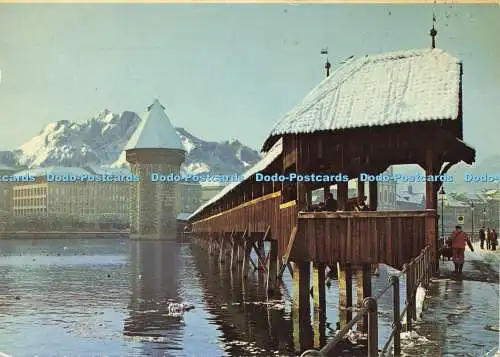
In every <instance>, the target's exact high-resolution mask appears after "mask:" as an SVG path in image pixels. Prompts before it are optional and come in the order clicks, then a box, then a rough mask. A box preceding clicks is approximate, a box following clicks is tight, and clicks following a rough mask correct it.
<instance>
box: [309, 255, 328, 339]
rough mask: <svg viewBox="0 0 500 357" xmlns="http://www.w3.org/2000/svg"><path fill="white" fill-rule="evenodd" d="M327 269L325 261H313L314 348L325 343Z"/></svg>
mask: <svg viewBox="0 0 500 357" xmlns="http://www.w3.org/2000/svg"><path fill="white" fill-rule="evenodd" d="M325 270H326V265H325V264H323V263H313V274H312V276H313V302H314V304H313V306H314V320H313V335H314V343H313V345H314V348H321V347H322V346H323V345H324V344H325V324H326V292H325Z"/></svg>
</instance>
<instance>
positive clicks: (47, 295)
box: [0, 239, 498, 357]
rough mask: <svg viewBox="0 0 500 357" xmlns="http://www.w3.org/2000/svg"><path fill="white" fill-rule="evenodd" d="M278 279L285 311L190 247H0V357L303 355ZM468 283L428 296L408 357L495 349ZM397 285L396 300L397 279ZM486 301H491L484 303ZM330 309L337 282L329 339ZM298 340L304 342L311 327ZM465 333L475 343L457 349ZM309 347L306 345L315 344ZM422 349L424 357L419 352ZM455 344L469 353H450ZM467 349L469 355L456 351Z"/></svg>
mask: <svg viewBox="0 0 500 357" xmlns="http://www.w3.org/2000/svg"><path fill="white" fill-rule="evenodd" d="M386 274H387V271H386V270H385V269H382V271H381V276H380V277H379V278H375V279H374V282H373V284H374V285H373V288H374V291H375V292H376V291H377V290H378V289H379V288H381V287H382V286H383V285H384V284H385V282H386V279H387V275H386ZM284 280H285V282H284V286H283V287H282V297H281V299H283V301H284V304H281V303H279V302H276V303H271V304H269V303H267V301H266V296H265V290H264V289H263V287H262V284H260V283H259V276H258V273H254V274H251V275H250V276H249V278H248V281H247V282H246V283H242V279H241V276H240V275H239V274H237V273H236V272H235V273H231V271H230V270H229V269H227V268H225V269H222V270H221V269H219V267H218V264H217V263H216V262H214V261H212V260H210V259H209V256H208V254H206V253H205V252H204V251H201V250H200V249H199V248H197V247H192V246H191V245H190V244H179V243H169V242H151V241H150V242H139V241H129V240H99V239H96V240H62V239H56V240H38V241H37V240H17V241H0V352H4V353H7V354H9V355H11V356H13V357H33V356H39V357H49V356H51V357H62V356H67V357H70V356H71V357H73V356H82V357H90V356H96V357H97V356H116V357H118V356H120V357H124V356H130V357H133V356H134V357H135V356H137V357H139V356H141V357H142V356H155V357H156V356H202V357H210V356H273V355H276V356H277V355H285V356H294V355H299V354H300V351H301V350H303V348H304V345H302V346H301V345H300V344H299V343H298V342H297V341H298V339H297V338H296V336H297V328H295V333H294V324H293V319H292V315H291V312H290V310H291V309H290V295H291V286H292V284H291V280H290V277H289V276H288V275H285V279H284ZM471 283H473V282H463V285H462V287H451V288H450V287H449V286H448V287H447V289H448V290H447V291H446V292H447V294H448V295H447V296H448V297H444V296H443V287H442V285H443V284H444V282H443V283H440V282H437V283H436V284H435V285H434V286H433V288H431V289H430V293H431V296H430V297H429V301H430V303H429V306H430V307H429V309H430V310H431V311H432V309H435V310H436V311H435V312H432V315H430V316H431V317H433V318H434V320H430V321H426V320H425V319H424V321H422V323H420V325H418V328H417V331H418V334H419V335H420V336H425V338H420V339H415V340H414V341H413V340H410V341H407V343H406V345H407V348H406V350H407V353H408V355H409V356H413V355H415V356H433V357H434V356H439V355H443V356H445V355H446V356H447V353H451V354H449V355H450V356H451V355H453V356H461V355H464V356H476V355H475V354H473V353H477V352H478V351H479V350H478V349H479V348H480V347H478V346H479V345H481V344H482V345H484V348H483V350H486V349H487V348H491V346H492V343H493V346H494V343H495V342H494V339H495V338H496V339H497V342H498V334H496V335H495V333H493V332H484V330H482V331H479V332H477V331H476V332H474V328H476V327H477V326H479V325H481V324H483V325H485V324H488V323H490V322H491V324H493V325H496V324H497V323H498V287H497V290H496V291H495V290H494V289H493V288H492V289H493V290H491V291H492V292H488V293H487V294H489V295H488V296H489V297H488V296H486V295H485V298H484V299H481V298H477V299H476V298H475V297H472V296H471V294H474V293H471V291H473V292H474V291H477V289H478V287H477V286H473V285H470V284H471ZM474 284H482V283H474ZM443 286H444V285H443ZM402 287H403V289H402V290H401V296H402V297H404V281H402ZM433 289H434V290H433ZM450 289H451V290H450ZM480 290H481V289H480ZM494 293H496V294H497V295H496V299H495V300H494V301H491V300H489V299H491V296H493V295H491V294H494ZM391 299H392V297H391V295H390V294H387V295H386V296H385V297H384V298H383V299H382V300H381V301H380V305H379V309H380V314H379V319H380V326H379V340H380V345H381V346H382V345H383V344H384V342H385V339H386V337H387V336H388V334H389V326H390V324H391V314H390V309H391V301H392V300H391ZM443 299H448V301H447V304H445V306H448V307H449V311H444V312H443V309H442V306H441V305H440V304H441V302H442V301H443ZM474 299H476V300H474ZM169 300H170V301H172V300H173V301H176V302H187V303H192V304H194V305H195V309H194V310H191V311H189V312H186V313H185V314H184V315H183V316H182V317H179V316H170V315H169V314H168V311H167V305H168V301H169ZM337 301H338V296H337V286H336V281H333V282H332V285H331V287H330V288H328V289H327V310H328V312H327V323H326V326H323V329H324V330H323V331H322V334H321V335H331V334H332V333H333V331H334V330H335V326H336V323H337V320H338V316H337V307H338V304H337ZM495 304H496V307H495ZM471 305H474V306H473V307H471ZM478 305H479V306H480V307H481V309H483V311H484V313H483V314H482V315H481V316H478V317H476V320H477V321H476V322H475V323H474V324H475V325H474V324H473V326H476V325H477V326H476V327H474V328H471V327H467V326H469V325H470V324H469V325H467V324H466V323H460V316H463V318H464V319H467V318H469V319H470V318H471V316H470V315H471V309H472V310H474V309H475V308H476V307H478ZM485 306H489V309H486V308H485ZM492 306H493V307H492ZM450 314H452V315H453V316H459V317H456V318H455V319H456V320H457V321H458V322H457V321H451V320H453V319H451V320H450V318H446V317H445V316H448V315H450ZM445 320H446V321H445ZM472 320H474V319H472ZM432 321H435V322H434V323H433V322H432ZM450 321H451V322H450ZM446 324H452V325H451V326H459V328H458V329H453V328H452V327H449V325H448V327H446ZM304 326H309V324H307V322H306V323H304V324H303V326H302V328H304ZM302 331H304V330H302ZM305 331H306V335H309V333H311V332H312V328H311V327H310V326H309V328H308V329H307V328H306V329H305ZM302 333H303V332H302ZM464 333H466V334H467V339H468V341H469V340H472V341H476V340H477V343H476V344H475V345H472V346H471V345H470V344H469V343H467V345H464V344H463V343H461V341H460V340H461V339H462V340H463V336H461V334H462V335H463V334H464ZM471 334H472V335H471ZM474 334H476V335H477V336H476V335H474ZM474 336H476V337H477V338H476V337H474ZM491 336H493V337H491ZM305 340H306V341H310V342H311V343H312V341H313V336H310V340H307V338H306V339H305ZM302 341H304V340H302ZM492 341H493V342H492ZM319 342H322V343H324V338H322V341H319ZM418 345H420V347H419V348H418V350H421V351H427V352H425V353H420V354H416V351H415V348H416V347H415V346H418ZM497 345H498V344H497ZM422 346H425V348H423V349H422ZM436 346H439V350H438V349H437V347H436ZM457 346H460V349H459V351H460V353H465V354H453V353H455V352H456V351H457ZM467 348H469V351H470V354H467V353H469V352H464V351H467ZM436 351H437V352H439V354H436V353H437V352H436ZM454 351H455V352H454ZM342 355H344V356H353V355H356V349H355V348H349V349H347V348H346V349H345V351H344V353H343V354H342ZM358 355H359V354H358ZM483 355H484V354H483ZM478 356H479V355H478Z"/></svg>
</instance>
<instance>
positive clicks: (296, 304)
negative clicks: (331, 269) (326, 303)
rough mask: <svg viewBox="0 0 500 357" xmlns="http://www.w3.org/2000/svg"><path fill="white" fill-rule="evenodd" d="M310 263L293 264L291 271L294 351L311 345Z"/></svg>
mask: <svg viewBox="0 0 500 357" xmlns="http://www.w3.org/2000/svg"><path fill="white" fill-rule="evenodd" d="M310 288H311V263H310V262H300V263H295V264H294V270H293V305H292V320H293V341H294V346H295V350H296V351H297V352H298V351H303V350H305V349H308V348H310V347H311V345H312V343H311V342H312V341H311V332H312V331H311V308H310V300H309V299H310Z"/></svg>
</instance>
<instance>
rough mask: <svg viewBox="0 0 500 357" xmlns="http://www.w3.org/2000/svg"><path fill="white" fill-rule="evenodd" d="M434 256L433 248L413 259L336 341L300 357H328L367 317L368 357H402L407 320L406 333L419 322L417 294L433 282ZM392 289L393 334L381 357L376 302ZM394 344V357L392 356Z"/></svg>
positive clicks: (425, 250)
mask: <svg viewBox="0 0 500 357" xmlns="http://www.w3.org/2000/svg"><path fill="white" fill-rule="evenodd" d="M432 265H433V256H432V252H431V249H430V246H427V247H425V248H424V249H423V250H422V252H421V253H420V255H419V256H418V257H416V258H414V259H412V260H411V261H410V262H409V263H408V264H405V265H404V267H403V270H402V271H401V272H400V273H398V274H394V275H392V276H390V277H389V279H388V280H389V281H388V283H387V285H386V286H385V287H384V288H383V289H382V290H380V291H379V292H378V294H377V295H375V296H373V297H368V298H366V299H365V300H364V302H363V308H362V309H361V310H360V311H359V312H358V313H357V314H356V316H354V317H353V318H352V320H351V321H350V322H349V323H348V324H347V325H345V326H344V328H342V329H341V330H340V331H339V332H338V333H337V335H336V336H335V338H334V339H333V340H331V341H330V342H329V343H327V344H326V345H325V346H324V347H323V348H322V349H321V350H319V351H316V350H308V351H305V352H304V353H302V355H301V357H310V356H322V357H325V356H328V355H329V353H330V352H331V351H332V350H333V349H334V348H335V346H336V345H337V344H338V343H339V342H340V341H341V340H342V339H343V338H344V337H345V335H346V334H347V333H348V332H349V330H350V329H352V328H353V326H354V325H355V324H356V323H358V322H359V321H360V320H362V319H363V317H365V316H366V315H367V316H368V342H367V344H368V353H367V356H368V357H376V356H377V357H385V356H386V355H390V356H395V357H398V356H400V355H401V337H400V333H401V329H402V328H401V325H402V322H403V321H404V319H405V317H406V330H407V331H410V330H411V329H412V320H414V319H416V318H417V315H416V294H417V289H418V287H419V285H423V286H427V285H428V284H429V282H430V278H431V276H432V273H433V270H432ZM403 274H406V302H405V304H404V309H403V311H402V312H401V311H400V303H401V302H400V291H399V290H400V289H399V281H400V277H401V276H402V275H403ZM391 287H392V296H393V299H392V300H393V301H392V312H393V324H392V331H391V333H390V335H389V338H388V339H387V342H386V343H385V345H384V347H383V348H382V350H381V351H380V353H379V348H378V306H377V305H378V302H377V300H378V299H379V298H380V297H382V296H383V295H385V293H386V292H387V291H389V289H390V288H391ZM391 344H392V347H393V348H392V349H393V351H392V353H390V352H389V349H390V346H391Z"/></svg>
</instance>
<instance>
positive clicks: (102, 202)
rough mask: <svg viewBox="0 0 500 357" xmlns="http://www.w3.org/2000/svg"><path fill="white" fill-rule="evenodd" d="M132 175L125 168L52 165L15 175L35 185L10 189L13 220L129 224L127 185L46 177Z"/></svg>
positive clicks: (18, 184) (21, 184) (24, 184)
mask: <svg viewBox="0 0 500 357" xmlns="http://www.w3.org/2000/svg"><path fill="white" fill-rule="evenodd" d="M49 174H50V175H60V176H64V175H68V176H70V175H73V176H75V177H81V176H82V175H87V176H91V175H102V174H108V175H124V176H127V175H131V173H130V171H129V170H127V169H113V168H93V169H90V168H86V169H83V168H79V167H62V166H51V167H46V168H35V169H28V170H24V171H21V172H17V173H15V175H16V176H33V177H35V181H34V182H15V183H14V184H13V187H12V202H13V205H12V213H13V216H14V217H26V218H34V217H48V218H52V219H56V220H60V221H64V222H66V223H67V224H71V223H75V222H79V223H82V224H99V223H106V222H107V223H111V222H116V223H121V224H125V223H126V222H127V221H128V203H129V202H128V190H129V186H130V184H129V183H127V182H47V175H49Z"/></svg>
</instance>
